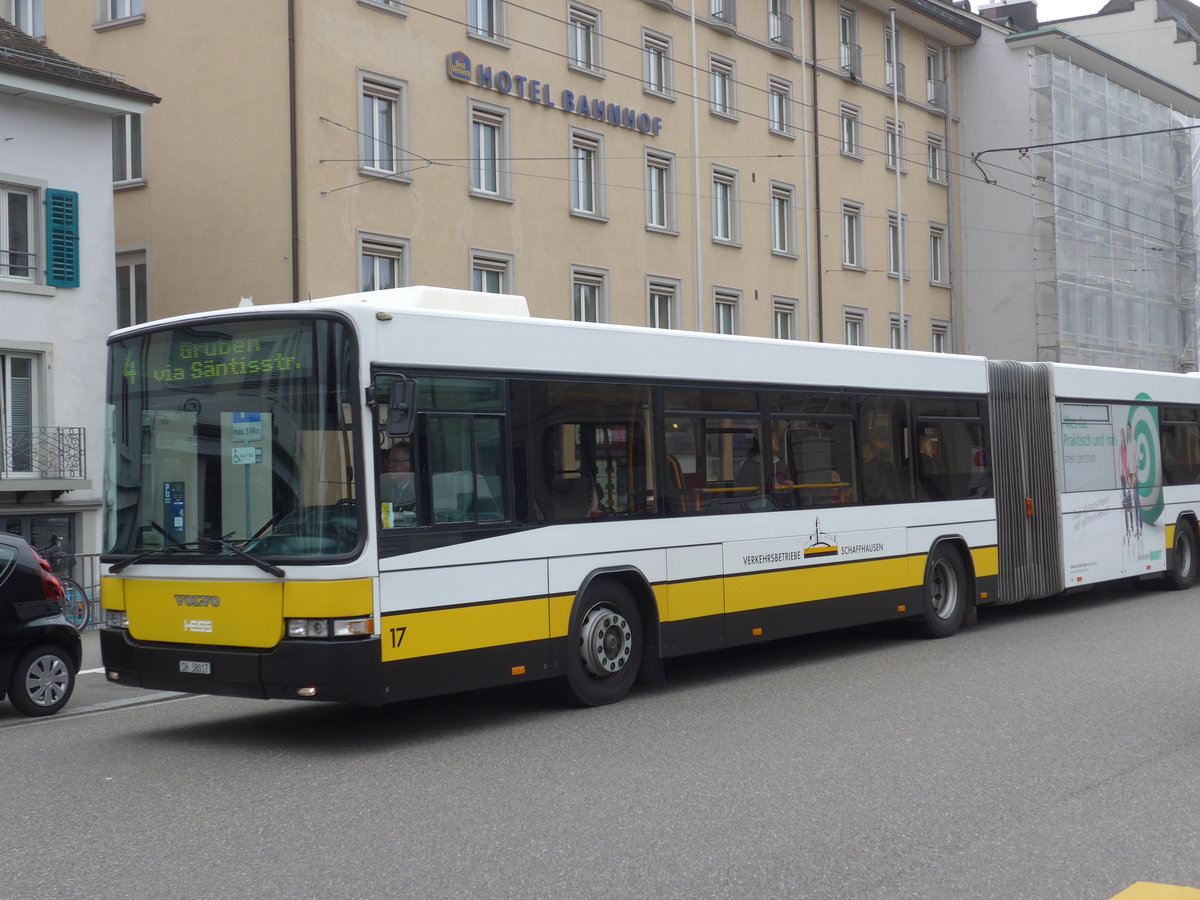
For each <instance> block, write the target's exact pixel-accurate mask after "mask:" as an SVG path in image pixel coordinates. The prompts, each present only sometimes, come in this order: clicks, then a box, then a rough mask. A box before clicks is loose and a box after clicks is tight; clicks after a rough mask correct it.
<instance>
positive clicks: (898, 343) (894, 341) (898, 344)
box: [888, 313, 912, 350]
mask: <svg viewBox="0 0 1200 900" xmlns="http://www.w3.org/2000/svg"><path fill="white" fill-rule="evenodd" d="M911 332H912V316H905V317H904V335H903V337H901V334H900V316H899V314H897V313H892V314H891V315H889V316H888V346H889V347H891V348H892V349H893V350H907V349H908V348H909V347H911V346H912V343H911V337H912V334H911ZM902 341H903V343H902Z"/></svg>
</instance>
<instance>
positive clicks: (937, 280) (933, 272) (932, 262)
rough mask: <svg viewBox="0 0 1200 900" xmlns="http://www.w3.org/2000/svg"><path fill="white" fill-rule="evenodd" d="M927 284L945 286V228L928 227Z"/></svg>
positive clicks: (946, 280) (940, 226)
mask: <svg viewBox="0 0 1200 900" xmlns="http://www.w3.org/2000/svg"><path fill="white" fill-rule="evenodd" d="M929 283H930V284H936V285H940V286H943V287H944V286H946V285H947V284H948V279H947V277H946V226H945V225H933V224H931V225H930V226H929Z"/></svg>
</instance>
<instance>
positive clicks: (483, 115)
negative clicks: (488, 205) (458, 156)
mask: <svg viewBox="0 0 1200 900" xmlns="http://www.w3.org/2000/svg"><path fill="white" fill-rule="evenodd" d="M508 141H509V137H508V110H505V109H501V108H499V107H494V106H491V105H490V104H487V105H485V104H482V103H479V102H472V103H471V192H472V193H474V194H476V195H479V196H486V197H503V198H507V197H508V196H509V181H508V170H507V167H506V166H505V165H504V164H503V161H504V160H505V159H507V157H508Z"/></svg>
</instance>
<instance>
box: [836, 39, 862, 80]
mask: <svg viewBox="0 0 1200 900" xmlns="http://www.w3.org/2000/svg"><path fill="white" fill-rule="evenodd" d="M839 52H840V55H841V64H842V71H844V72H849V73H850V74H851V75H853V76H855V77H856V78H861V77H862V45H861V44H851V43H846V42H843V43H842V44H841V48H840V51H839Z"/></svg>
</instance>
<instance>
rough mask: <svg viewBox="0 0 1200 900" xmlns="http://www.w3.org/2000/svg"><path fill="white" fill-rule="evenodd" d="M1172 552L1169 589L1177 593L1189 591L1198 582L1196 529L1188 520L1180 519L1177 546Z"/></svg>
mask: <svg viewBox="0 0 1200 900" xmlns="http://www.w3.org/2000/svg"><path fill="white" fill-rule="evenodd" d="M1172 550H1173V552H1172V554H1171V556H1172V561H1171V568H1170V569H1168V570H1167V579H1166V580H1167V587H1169V588H1171V589H1172V590H1176V591H1183V590H1187V589H1188V588H1190V587H1191V586H1192V585H1193V584H1195V582H1196V529H1195V527H1194V526H1193V525H1192V523H1191V522H1190V521H1188V520H1187V519H1180V520H1179V523H1178V524H1177V525H1176V526H1175V546H1174V547H1173V548H1172Z"/></svg>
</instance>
